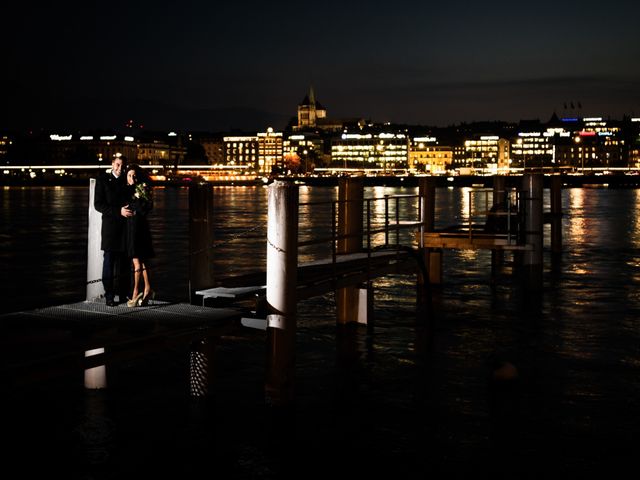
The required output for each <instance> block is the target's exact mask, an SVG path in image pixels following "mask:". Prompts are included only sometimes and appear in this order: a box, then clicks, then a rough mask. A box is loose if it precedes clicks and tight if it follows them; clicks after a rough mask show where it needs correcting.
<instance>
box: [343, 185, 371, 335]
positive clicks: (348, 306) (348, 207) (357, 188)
mask: <svg viewBox="0 0 640 480" xmlns="http://www.w3.org/2000/svg"><path fill="white" fill-rule="evenodd" d="M363 200H364V179H363V178H362V177H342V178H340V179H339V181H338V238H339V239H338V248H337V253H338V255H341V254H348V253H358V252H361V251H362V233H363V231H362V220H363V212H362V203H363ZM360 295H361V292H360V288H359V287H358V286H348V287H344V288H341V289H339V290H337V291H336V314H337V319H336V321H337V323H338V325H345V324H347V323H350V322H358V319H363V318H366V311H365V312H361V311H360V310H361V309H362V308H366V307H367V305H368V302H364V303H363V302H361V301H360Z"/></svg>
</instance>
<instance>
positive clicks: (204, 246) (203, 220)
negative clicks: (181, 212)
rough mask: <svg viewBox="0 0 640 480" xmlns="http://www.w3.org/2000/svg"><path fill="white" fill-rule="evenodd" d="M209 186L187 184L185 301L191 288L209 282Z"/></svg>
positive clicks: (210, 205)
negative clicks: (187, 232)
mask: <svg viewBox="0 0 640 480" xmlns="http://www.w3.org/2000/svg"><path fill="white" fill-rule="evenodd" d="M212 246H213V189H212V187H211V186H210V185H200V184H197V183H195V184H193V185H190V186H189V301H190V303H194V301H195V297H196V296H195V292H196V291H197V290H202V289H204V288H209V287H211V285H213V260H212V258H213V252H212Z"/></svg>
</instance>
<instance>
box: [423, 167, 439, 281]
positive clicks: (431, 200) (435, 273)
mask: <svg viewBox="0 0 640 480" xmlns="http://www.w3.org/2000/svg"><path fill="white" fill-rule="evenodd" d="M418 192H419V196H420V220H421V222H422V224H423V225H422V226H421V227H420V250H421V252H422V257H423V259H424V264H425V267H426V270H427V272H429V278H428V279H426V278H424V276H423V275H422V274H421V273H419V274H418V284H419V285H422V286H425V285H428V284H430V285H441V284H442V249H439V248H438V249H429V248H425V247H424V234H425V232H433V231H434V230H435V216H436V181H435V178H433V177H424V178H421V179H420V185H419V187H418Z"/></svg>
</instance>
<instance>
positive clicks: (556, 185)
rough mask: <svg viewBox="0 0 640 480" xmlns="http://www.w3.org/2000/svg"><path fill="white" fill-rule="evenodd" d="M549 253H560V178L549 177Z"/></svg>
mask: <svg viewBox="0 0 640 480" xmlns="http://www.w3.org/2000/svg"><path fill="white" fill-rule="evenodd" d="M550 200H551V202H550V203H551V253H552V254H553V255H559V254H560V253H562V177H561V176H559V175H554V176H553V177H551V192H550Z"/></svg>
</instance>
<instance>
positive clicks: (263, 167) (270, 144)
mask: <svg viewBox="0 0 640 480" xmlns="http://www.w3.org/2000/svg"><path fill="white" fill-rule="evenodd" d="M281 167H282V132H274V131H273V128H271V127H269V128H267V131H266V132H260V133H258V172H260V173H261V174H264V175H269V174H270V173H272V172H275V171H277V170H278V169H280V168H281Z"/></svg>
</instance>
